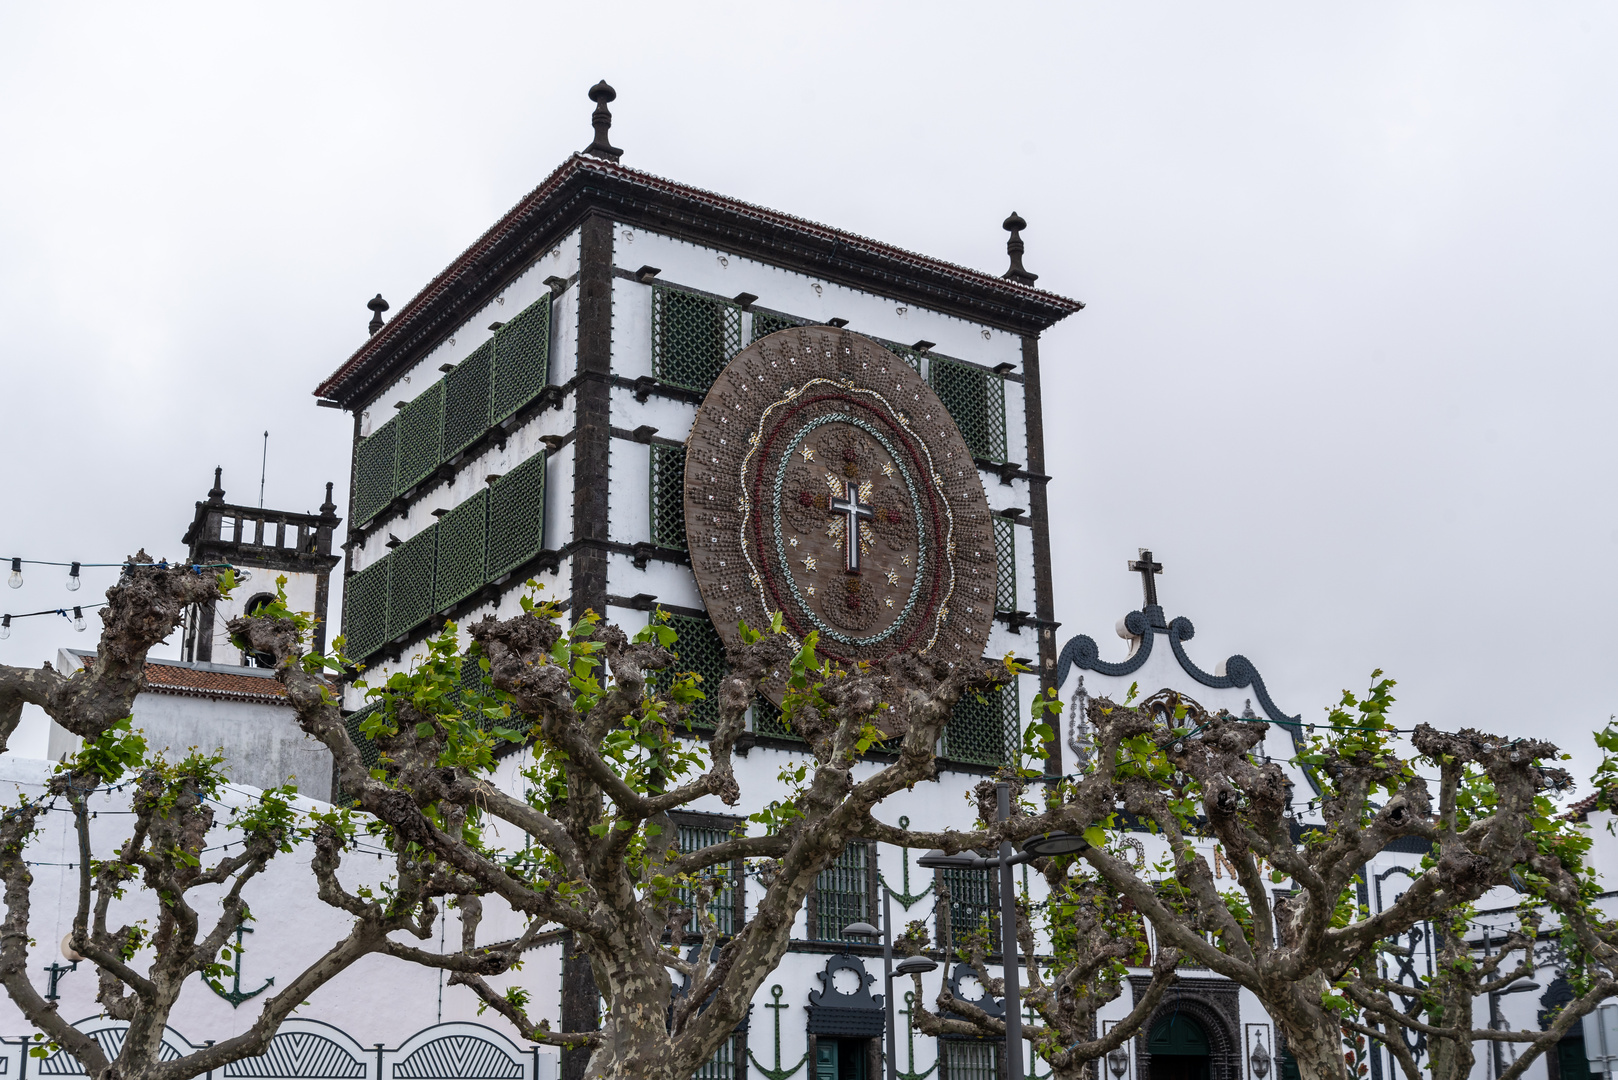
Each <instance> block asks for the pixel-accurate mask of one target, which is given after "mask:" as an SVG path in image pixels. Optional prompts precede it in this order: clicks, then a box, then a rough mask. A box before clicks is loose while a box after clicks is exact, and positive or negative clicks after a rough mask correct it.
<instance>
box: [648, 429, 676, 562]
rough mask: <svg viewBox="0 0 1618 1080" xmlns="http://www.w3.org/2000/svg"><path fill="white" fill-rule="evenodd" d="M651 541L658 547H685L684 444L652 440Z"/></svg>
mask: <svg viewBox="0 0 1618 1080" xmlns="http://www.w3.org/2000/svg"><path fill="white" fill-rule="evenodd" d="M651 451H652V482H651V485H650V486H651V500H652V501H651V512H652V543H654V544H657V545H658V546H659V547H666V548H674V549H676V550H680V549H683V548H684V547H685V447H683V446H665V445H663V444H662V443H653V444H652V446H651Z"/></svg>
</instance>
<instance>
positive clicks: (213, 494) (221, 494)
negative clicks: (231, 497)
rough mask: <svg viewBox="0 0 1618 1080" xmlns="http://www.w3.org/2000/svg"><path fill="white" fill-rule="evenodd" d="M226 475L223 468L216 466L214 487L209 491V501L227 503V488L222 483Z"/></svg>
mask: <svg viewBox="0 0 1618 1080" xmlns="http://www.w3.org/2000/svg"><path fill="white" fill-rule="evenodd" d="M224 475H225V470H224V467H223V466H215V467H214V471H213V487H212V488H210V489H209V490H208V501H209V502H211V503H220V502H224V501H225V486H224V484H223V483H222V482H221V480H222V478H223V477H224Z"/></svg>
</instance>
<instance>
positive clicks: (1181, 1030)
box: [1146, 1012, 1210, 1080]
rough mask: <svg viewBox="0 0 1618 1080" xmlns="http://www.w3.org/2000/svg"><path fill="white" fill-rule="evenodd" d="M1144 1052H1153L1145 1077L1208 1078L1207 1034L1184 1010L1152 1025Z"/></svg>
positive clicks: (1158, 1079) (1165, 1079)
mask: <svg viewBox="0 0 1618 1080" xmlns="http://www.w3.org/2000/svg"><path fill="white" fill-rule="evenodd" d="M1146 1051H1147V1053H1149V1054H1151V1055H1152V1056H1151V1069H1152V1073H1151V1076H1150V1077H1148V1078H1147V1080H1210V1072H1209V1068H1208V1066H1209V1047H1208V1033H1207V1032H1206V1031H1204V1030H1203V1028H1202V1025H1201V1024H1199V1023H1197V1022H1196V1021H1195V1020H1193V1019H1192V1018H1191V1017H1189V1016H1187V1015H1186V1014H1185V1013H1183V1012H1171V1013H1169V1015H1167V1016H1165V1017H1163V1018H1162V1019H1161V1020H1159V1021H1158V1022H1157V1023H1156V1025H1154V1026H1153V1028H1152V1034H1151V1036H1150V1037H1149V1038H1148V1039H1147V1040H1146Z"/></svg>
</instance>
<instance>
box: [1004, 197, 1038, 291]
mask: <svg viewBox="0 0 1618 1080" xmlns="http://www.w3.org/2000/svg"><path fill="white" fill-rule="evenodd" d="M1000 227H1001V228H1002V229H1004V230H1006V232H1008V233H1010V234H1011V239H1010V240H1007V241H1006V254H1007V255H1010V256H1011V269H1009V270H1007V271H1006V272H1005V273H1004V274H1001V275H1000V276H1001V277H1003V278H1005V279H1006V280H1007V281H1015V282H1016V283H1017V284H1019V285H1032V284H1033V283H1034V282H1036V281H1038V280H1039V275H1038V274H1030V273H1029V272H1028V271H1027V270H1024V269H1023V267H1022V253H1023V242H1022V231H1023V230H1024V229H1026V228H1028V222H1026V221H1024V220H1023V219H1022V217H1021V216H1020V215H1019V214H1018V213H1017V211H1015V210H1013V211H1012V212H1011V216H1010V217H1008V218H1006V220H1005V221H1003V222H1001V224H1000Z"/></svg>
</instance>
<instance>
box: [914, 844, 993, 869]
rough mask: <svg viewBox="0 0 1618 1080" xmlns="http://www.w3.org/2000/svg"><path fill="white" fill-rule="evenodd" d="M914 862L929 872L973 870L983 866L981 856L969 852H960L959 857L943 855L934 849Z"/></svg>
mask: <svg viewBox="0 0 1618 1080" xmlns="http://www.w3.org/2000/svg"><path fill="white" fill-rule="evenodd" d="M916 862H917V863H918V864H919V865H921V866H924V867H926V868H927V869H929V870H974V869H976V868H977V867H979V866H981V865H983V861H982V856H980V855H973V854H971V853H970V852H965V851H963V852H961V853H960V854H959V855H945V854H944V853H943V851H941V850H940V849H938V848H934V849H933V850H931V851H929V852H928V853H927V854H925V855H923V856H922V857H921V858H919V859H917V860H916Z"/></svg>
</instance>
